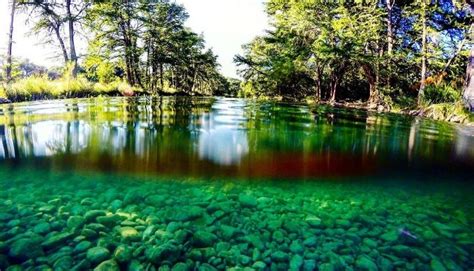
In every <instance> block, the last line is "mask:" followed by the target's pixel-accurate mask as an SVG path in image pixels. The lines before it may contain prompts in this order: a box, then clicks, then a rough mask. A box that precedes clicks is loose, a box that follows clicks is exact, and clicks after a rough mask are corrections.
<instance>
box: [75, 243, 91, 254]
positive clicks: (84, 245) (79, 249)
mask: <svg viewBox="0 0 474 271" xmlns="http://www.w3.org/2000/svg"><path fill="white" fill-rule="evenodd" d="M91 246H92V243H91V242H89V241H82V242H80V243H79V244H77V245H76V247H75V248H74V252H75V253H80V252H84V251H86V250H88V249H89V248H90V247H91Z"/></svg>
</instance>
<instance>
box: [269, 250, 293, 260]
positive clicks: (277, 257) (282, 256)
mask: <svg viewBox="0 0 474 271" xmlns="http://www.w3.org/2000/svg"><path fill="white" fill-rule="evenodd" d="M272 259H273V260H274V261H276V262H286V261H288V259H289V256H288V254H287V253H285V252H283V251H276V252H273V253H272Z"/></svg>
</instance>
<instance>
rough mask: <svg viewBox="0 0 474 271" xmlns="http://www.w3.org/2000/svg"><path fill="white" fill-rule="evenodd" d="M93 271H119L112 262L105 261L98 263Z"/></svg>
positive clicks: (114, 262) (117, 266)
mask: <svg viewBox="0 0 474 271" xmlns="http://www.w3.org/2000/svg"><path fill="white" fill-rule="evenodd" d="M94 271H120V267H119V265H118V264H117V262H116V261H114V260H107V261H104V262H102V263H100V264H99V265H98V266H97V267H96V268H94Z"/></svg>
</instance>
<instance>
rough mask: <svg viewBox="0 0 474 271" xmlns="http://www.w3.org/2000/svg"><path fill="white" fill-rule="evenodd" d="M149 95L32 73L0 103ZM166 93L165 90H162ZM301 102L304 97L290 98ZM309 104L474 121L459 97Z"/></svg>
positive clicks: (0, 90) (1, 92) (121, 85)
mask: <svg viewBox="0 0 474 271" xmlns="http://www.w3.org/2000/svg"><path fill="white" fill-rule="evenodd" d="M140 95H148V93H146V92H145V91H143V90H141V89H139V88H136V87H132V86H130V85H129V84H127V83H125V82H123V81H114V82H111V83H98V82H97V83H94V82H90V81H88V80H86V79H85V78H75V79H70V78H68V79H59V80H48V79H45V78H42V77H29V78H26V79H22V80H20V81H18V82H15V83H13V84H12V85H10V86H8V87H6V86H0V104H2V103H12V102H27V101H38V100H52V99H68V98H86V97H98V96H128V97H130V96H140ZM162 95H163V94H162ZM164 95H180V93H179V92H177V91H176V90H173V89H166V90H165V91H164ZM257 99H258V100H275V101H284V100H288V99H284V98H282V97H275V98H269V97H260V98H257ZM290 101H292V102H301V100H298V101H297V100H290ZM304 103H307V104H311V105H313V104H316V103H319V104H326V105H330V106H336V107H344V108H353V109H363V110H369V111H376V112H380V113H382V112H384V113H397V114H403V115H410V116H419V117H426V118H430V119H434V120H440V121H447V122H453V123H460V124H464V125H474V114H472V113H470V112H469V111H468V110H467V109H466V108H465V106H464V104H463V103H462V102H461V101H459V102H457V103H442V104H431V105H427V106H425V107H422V108H416V107H413V106H410V107H409V106H404V107H403V106H399V105H392V106H373V105H372V106H371V105H368V104H367V103H366V102H357V101H354V102H336V103H334V104H330V103H327V102H323V101H315V100H314V99H313V98H307V99H305V100H304Z"/></svg>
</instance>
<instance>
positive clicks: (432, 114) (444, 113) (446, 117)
mask: <svg viewBox="0 0 474 271" xmlns="http://www.w3.org/2000/svg"><path fill="white" fill-rule="evenodd" d="M306 102H307V103H308V104H315V103H316V101H314V100H313V99H307V100H306ZM318 103H322V104H328V105H331V106H336V107H344V108H353V109H363V110H369V111H376V112H379V113H395V114H403V115H409V116H416V117H424V118H429V119H434V120H440V121H447V122H453V123H459V124H464V125H469V126H474V114H473V113H471V112H469V110H467V108H466V107H465V106H464V104H463V103H462V102H461V101H459V102H456V103H440V104H430V105H427V106H425V107H421V108H416V107H401V106H390V107H386V106H371V105H368V104H367V102H336V103H334V104H329V103H326V102H318Z"/></svg>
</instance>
